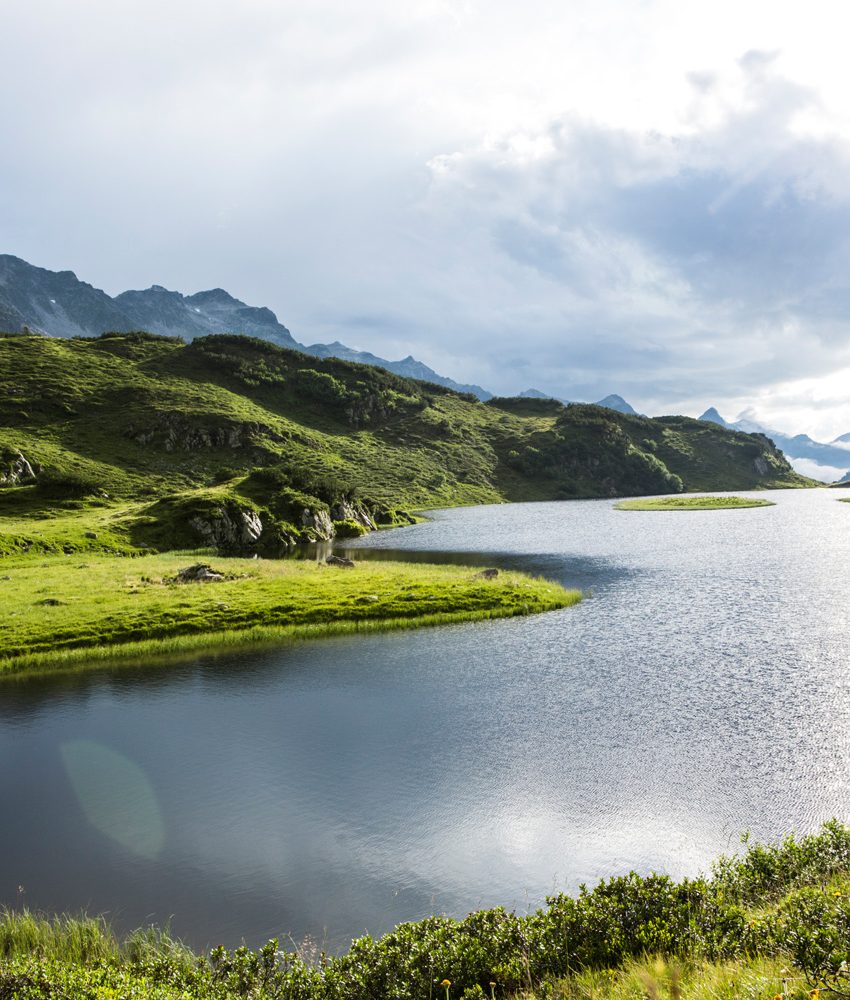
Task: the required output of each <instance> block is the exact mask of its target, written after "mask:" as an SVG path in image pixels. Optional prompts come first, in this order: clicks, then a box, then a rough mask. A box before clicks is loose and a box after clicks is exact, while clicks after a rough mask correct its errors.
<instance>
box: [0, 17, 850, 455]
mask: <svg viewBox="0 0 850 1000" xmlns="http://www.w3.org/2000/svg"><path fill="white" fill-rule="evenodd" d="M0 19H2V25H3V29H2V51H3V58H4V71H5V72H4V78H5V84H4V86H3V88H0V128H2V135H3V137H4V155H3V156H2V157H0V252H6V253H14V254H17V255H18V256H21V257H23V258H25V259H27V260H29V261H30V262H31V263H34V264H37V265H40V266H42V267H48V268H51V269H55V270H60V269H69V270H73V271H74V272H75V273H76V274H77V275H78V276H79V277H80V278H82V279H83V280H86V281H89V282H90V283H92V284H94V285H95V286H97V287H100V288H103V289H105V290H106V291H107V292H109V293H110V294H116V293H117V292H120V291H123V290H124V289H126V288H144V287H148V286H149V285H151V284H161V285H165V286H167V287H169V288H174V289H178V290H180V291H183V292H187V293H188V292H194V291H198V290H200V289H203V288H210V287H216V286H221V287H224V288H226V289H227V290H228V291H230V292H231V293H232V294H234V295H236V296H237V297H239V298H241V299H243V300H245V301H247V302H249V303H251V304H254V305H267V306H269V307H271V308H272V309H274V311H275V312H276V313H277V314H278V317H279V319H280V320H281V322H283V323H284V324H285V325H286V326H287V327H289V329H290V330H291V331H292V333H293V335H294V336H295V338H296V339H297V340H300V341H301V342H303V343H308V344H309V343H315V342H329V341H334V340H341V341H343V342H344V343H346V344H348V345H349V346H351V347H355V348H359V349H361V350H369V351H372V352H373V353H375V354H378V355H381V356H383V357H389V358H392V359H397V358H400V357H403V356H405V355H407V354H413V355H414V356H415V357H417V358H419V359H420V360H422V361H425V362H426V363H427V364H429V365H431V366H432V367H433V368H435V369H436V370H437V371H439V372H440V373H441V374H445V375H449V376H451V377H452V378H455V379H457V380H459V381H464V382H477V383H479V384H481V385H483V386H486V387H487V388H489V389H490V390H491V391H494V392H498V393H513V392H517V391H519V390H521V389H525V388H528V387H531V386H533V387H535V388H538V389H541V390H543V391H547V392H551V393H552V394H553V395H557V396H560V397H564V398H568V399H597V398H600V397H602V396H604V395H606V394H608V393H610V392H617V393H620V394H621V395H622V396H624V397H625V398H627V399H628V400H629V401H630V402H631V403H632V404H633V405H634V406H635V407H636V408H638V409H639V410H641V411H643V412H647V413H650V414H658V413H671V412H673V413H690V414H691V415H698V414H699V413H701V412H702V411H703V410H704V409H705V408H706V407H708V406H709V405H715V406H717V407H718V409H719V410H720V412H721V413H722V414H723V415H724V416H725V417H727V419H731V418H734V417H735V416H737V415H738V414H739V413H740V412H742V411H747V412H748V415H749V416H750V417H751V418H752V417H755V418H756V419H758V420H760V421H761V422H763V423H765V424H767V425H768V426H773V427H778V428H780V429H783V430H788V431H792V432H795V433H799V432H807V433H810V434H811V435H812V436H813V437H816V438H818V439H820V440H830V439H831V438H833V437H835V436H837V435H838V434H842V433H846V432H848V431H850V392H848V387H850V60H848V58H847V51H846V49H847V45H846V39H847V37H848V34H850V7H846V6H845V5H843V4H840V3H838V2H836V0H829V2H823V0H808V2H807V3H805V4H801V3H799V2H788V0H772V2H762V0H746V2H745V3H741V2H740V0H737V2H734V3H732V2H728V0H710V2H704V0H592V2H585V0H566V2H565V0H559V2H555V0H524V2H523V3H521V4H520V3H517V2H515V0H513V2H511V0H487V2H484V0H359V2H358V3H357V4H352V3H350V2H343V0H309V2H307V3H305V2H303V0H299V2H298V3H296V2H290V0H238V2H237V0H231V2H221V0H203V2H200V0H171V2H169V3H164V2H161V0H145V2H135V0H81V2H79V3H73V4H72V3H69V2H68V0H26V2H24V0H0Z"/></svg>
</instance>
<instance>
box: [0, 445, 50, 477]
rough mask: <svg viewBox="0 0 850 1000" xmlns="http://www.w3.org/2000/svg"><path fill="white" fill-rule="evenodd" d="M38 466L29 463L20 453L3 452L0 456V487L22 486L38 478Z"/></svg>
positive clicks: (34, 463)
mask: <svg viewBox="0 0 850 1000" xmlns="http://www.w3.org/2000/svg"><path fill="white" fill-rule="evenodd" d="M39 470H40V466H39V464H38V463H37V462H30V461H29V459H27V458H26V457H25V456H24V455H23V453H22V452H20V451H4V452H3V453H2V455H0V486H24V485H26V484H27V483H34V482H35V481H36V479H37V478H38V476H37V473H38V471H39Z"/></svg>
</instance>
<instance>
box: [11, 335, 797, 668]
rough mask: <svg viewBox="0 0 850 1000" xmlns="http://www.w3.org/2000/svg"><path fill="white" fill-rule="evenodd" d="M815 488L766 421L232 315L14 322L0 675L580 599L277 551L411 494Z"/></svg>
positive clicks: (471, 577)
mask: <svg viewBox="0 0 850 1000" xmlns="http://www.w3.org/2000/svg"><path fill="white" fill-rule="evenodd" d="M805 485H808V481H807V480H805V479H803V477H801V476H798V475H797V474H796V473H794V472H793V470H792V469H791V468H790V466H789V465H788V463H787V462H786V461H785V459H784V457H783V456H782V454H781V452H778V451H777V450H776V448H775V447H774V446H773V445H772V444H771V443H770V442H769V441H768V440H767V438H764V437H763V436H759V435H749V434H740V433H737V432H733V431H729V430H727V429H724V428H722V427H718V426H716V425H714V424H712V423H708V422H705V421H698V420H691V419H689V418H686V417H663V418H658V419H649V418H646V417H639V416H634V415H625V414H622V413H618V412H616V411H614V410H609V409H606V408H605V407H600V406H585V405H571V406H564V405H562V404H561V403H558V402H556V401H554V400H538V399H518V398H517V399H493V400H490V401H489V402H488V403H482V402H480V401H479V400H478V399H477V398H476V397H474V396H470V395H466V394H463V393H457V392H454V391H452V390H450V389H446V388H444V387H442V386H439V385H431V384H429V383H424V382H417V381H413V380H410V379H404V378H400V377H398V376H396V375H393V374H391V373H389V372H387V371H384V370H382V369H379V368H372V367H368V366H364V365H357V364H351V363H348V362H345V361H339V360H336V359H324V360H323V359H318V358H315V357H312V356H307V355H304V354H300V353H299V352H297V351H293V350H288V349H284V348H280V347H276V346H274V345H273V344H270V343H267V342H264V341H261V340H256V339H252V338H249V337H242V336H235V335H220V336H209V337H201V338H198V339H196V340H193V341H191V342H190V343H184V342H183V341H182V340H180V339H177V338H169V337H161V336H154V335H151V334H147V333H129V334H128V333H123V334H105V335H103V336H102V337H97V338H90V339H84V338H73V339H57V338H51V337H42V336H33V335H18V336H11V335H8V336H2V335H0V601H2V604H3V608H4V612H6V613H5V615H4V618H3V621H2V623H0V674H2V673H4V672H5V673H8V672H10V671H13V670H23V669H36V668H39V667H47V666H51V665H52V666H56V665H72V664H77V663H82V662H83V661H84V660H86V661H88V662H93V661H94V660H95V659H97V658H102V657H110V658H112V657H115V656H116V655H121V656H128V655H136V654H139V653H142V652H144V653H149V652H151V651H153V650H154V649H156V650H158V651H167V650H171V651H178V650H184V649H189V648H196V647H200V646H201V645H210V644H221V643H222V642H246V641H258V640H262V639H272V638H281V637H283V636H288V635H293V634H307V633H309V634H320V633H329V632H339V631H342V630H349V629H356V628H379V627H380V628H390V627H392V628H395V627H400V626H402V625H404V626H408V627H409V626H411V625H414V624H433V623H437V622H442V621H457V620H460V619H466V620H469V619H475V618H482V617H495V616H504V615H513V614H522V613H528V612H533V611H541V610H546V609H548V608H554V607H563V606H565V605H566V604H569V603H571V602H574V601H575V600H577V599H578V595H577V594H575V593H570V592H567V591H564V590H563V589H562V588H560V587H557V586H555V585H553V584H550V583H545V582H542V581H534V580H531V579H529V578H524V577H520V576H518V575H516V574H502V575H500V576H499V577H498V578H496V579H491V580H482V579H480V578H477V577H476V576H475V573H474V571H473V570H459V569H455V568H450V567H442V568H436V567H421V566H419V567H413V566H405V567H401V566H386V565H384V566H381V567H377V566H371V565H370V566H361V567H358V568H357V569H356V570H354V571H352V572H351V574H350V575H348V573H347V572H346V571H339V570H335V569H331V568H329V567H317V566H316V565H312V566H309V565H306V564H303V565H300V566H299V565H286V566H284V565H280V564H278V563H271V562H269V560H273V559H275V557H278V556H281V555H283V554H286V553H287V552H289V551H291V549H292V547H293V546H295V545H296V544H298V543H301V542H308V541H321V540H330V539H333V538H352V537H356V536H358V535H361V534H363V533H365V532H367V531H371V530H375V529H378V528H381V527H393V526H398V525H405V524H410V523H412V522H413V521H414V520H415V516H414V515H413V514H412V513H411V512H412V511H413V510H414V509H416V508H423V507H437V506H449V505H456V504H473V503H483V502H496V501H507V500H549V499H567V498H570V497H589V496H616V495H618V494H619V495H630V494H631V495H634V494H658V493H661V492H664V493H670V492H673V493H680V492H682V491H687V490H698V489H701V490H706V489H760V488H765V489H766V488H771V487H780V486H805ZM199 549H201V550H205V551H206V552H207V553H213V556H211V557H210V558H213V559H214V560H215V559H218V560H219V562H218V564H216V565H215V567H214V568H216V569H218V570H219V571H220V572H219V575H220V576H222V577H223V579H220V580H216V581H215V582H212V583H201V584H197V583H192V584H178V583H174V582H173V579H174V577H175V576H176V575H177V573H178V571H179V570H180V569H181V568H185V567H186V565H187V563H190V562H192V561H194V560H195V559H196V557H193V556H188V555H185V554H184V555H174V556H172V555H169V553H174V552H186V551H189V550H192V551H194V550H199ZM142 557H143V558H142ZM253 557H259V558H256V559H254V558H253ZM205 558H206V557H205ZM243 560H245V561H243Z"/></svg>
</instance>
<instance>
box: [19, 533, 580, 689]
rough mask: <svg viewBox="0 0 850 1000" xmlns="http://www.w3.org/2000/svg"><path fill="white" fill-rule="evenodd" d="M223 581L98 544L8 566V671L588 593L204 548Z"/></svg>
mask: <svg viewBox="0 0 850 1000" xmlns="http://www.w3.org/2000/svg"><path fill="white" fill-rule="evenodd" d="M203 558H204V559H205V560H208V561H210V562H211V564H212V566H213V568H214V569H216V570H217V571H219V572H220V573H222V574H223V575H224V576H225V579H223V580H220V581H217V582H213V583H176V582H174V578H175V576H176V574H177V573H178V571H179V570H180V569H182V568H184V567H186V566H187V565H190V564H191V563H193V562H196V561H197V559H198V556H197V554H193V553H168V554H163V555H150V556H146V557H144V558H137V559H126V558H125V559H122V558H117V557H115V556H105V555H99V554H86V555H84V556H82V557H81V556H80V554H78V553H77V554H74V555H71V556H55V555H51V556H45V557H34V556H31V557H19V558H9V559H5V560H3V562H2V564H0V603H2V606H3V610H4V614H3V617H2V619H0V651H2V652H0V674H2V673H7V674H8V673H19V672H21V671H24V670H33V669H36V668H48V667H64V668H71V667H79V666H81V665H83V664H86V663H95V662H100V663H103V662H104V661H107V660H115V659H125V660H126V659H128V658H139V657H141V656H145V655H151V656H153V655H161V654H177V653H181V652H186V651H188V650H199V649H205V648H209V649H214V648H222V647H228V646H234V645H244V644H246V643H263V642H266V643H268V642H280V641H281V640H284V639H289V638H293V637H305V636H321V635H339V634H344V633H349V632H362V631H378V630H385V629H397V628H416V627H421V626H425V625H439V624H445V623H449V622H458V621H472V620H478V619H484V618H500V617H509V616H512V615H521V614H531V613H534V612H540V611H549V610H553V609H555V608H563V607H567V606H569V605H571V604H574V603H576V602H577V601H579V600H580V599H581V594H580V593H579V592H577V591H570V590H566V589H564V588H563V587H561V586H560V585H558V584H556V583H553V582H552V581H549V580H542V579H537V578H533V577H530V576H527V575H525V574H522V573H512V572H501V573H500V574H499V576H498V577H496V578H495V579H492V580H485V579H480V578H479V577H477V576H476V570H475V569H474V568H472V567H464V566H430V565H423V564H407V563H389V562H371V563H370V562H363V563H359V564H358V565H357V566H356V567H355V568H354V569H339V568H335V567H331V566H327V565H325V564H324V563H316V562H307V561H285V560H284V561H279V560H262V559H227V558H222V557H218V556H204V557H203Z"/></svg>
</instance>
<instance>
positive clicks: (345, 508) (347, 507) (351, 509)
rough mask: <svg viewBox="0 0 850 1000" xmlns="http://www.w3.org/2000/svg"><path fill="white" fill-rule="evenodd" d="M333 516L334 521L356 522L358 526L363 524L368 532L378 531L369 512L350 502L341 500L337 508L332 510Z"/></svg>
mask: <svg viewBox="0 0 850 1000" xmlns="http://www.w3.org/2000/svg"><path fill="white" fill-rule="evenodd" d="M331 516H332V517H333V519H334V521H355V522H356V523H357V524H362V525H363V527H364V528H366V529H367V530H368V531H377V525H376V524H375V521H374V519H373V517H372V515H371V514H370V513H369V511H368V510H366V508H365V507H363V506H361V505H360V504H355V503H352V502H351V501H350V500H340V502H339V503H338V504H336V506H334V507H332V508H331Z"/></svg>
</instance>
